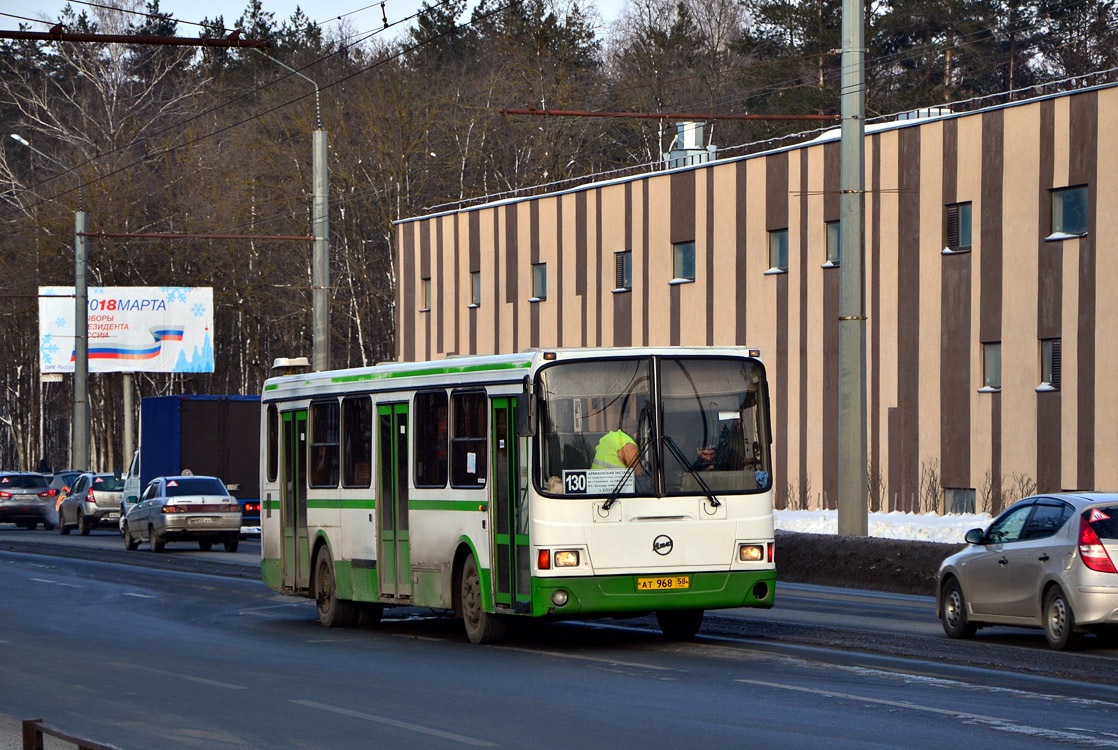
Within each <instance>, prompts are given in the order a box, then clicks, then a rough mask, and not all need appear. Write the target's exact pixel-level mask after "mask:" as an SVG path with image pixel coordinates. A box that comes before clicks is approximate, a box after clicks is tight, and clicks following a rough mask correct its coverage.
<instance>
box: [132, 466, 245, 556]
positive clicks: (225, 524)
mask: <svg viewBox="0 0 1118 750" xmlns="http://www.w3.org/2000/svg"><path fill="white" fill-rule="evenodd" d="M121 531H122V533H123V534H124V546H125V547H127V548H128V549H130V550H134V549H136V548H138V547H139V546H140V544H142V543H143V542H148V543H149V544H151V551H152V552H162V551H163V547H164V545H166V544H167V543H168V542H175V541H180V542H186V541H192V542H197V543H198V547H199V548H200V549H203V550H208V549H210V548H211V547H212V546H213V545H214V543H215V542H221V543H223V544H224V545H225V551H226V552H236V551H237V545H238V544H239V542H240V538H241V505H240V503H238V502H237V500H236V499H234V498H233V497H231V496H230V495H229V492H228V491H227V490H226V489H225V485H224V484H223V483H222V481H221V480H220V479H218V478H217V477H201V476H192V475H191V476H177V477H158V478H156V479H153V480H151V483H149V484H148V486H147V488H146V489H145V490H144V492H143V494H142V495H140V501H139V502H138V503H136V504H135V505H133V506H132V508H131V509H130V510H129V511H128V514H127V515H126V516H125V517H124V523H123V524H122V527H121Z"/></svg>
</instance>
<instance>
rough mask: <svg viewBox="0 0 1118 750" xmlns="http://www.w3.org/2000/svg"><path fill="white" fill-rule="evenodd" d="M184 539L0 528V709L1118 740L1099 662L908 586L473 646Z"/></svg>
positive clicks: (624, 742) (457, 735) (1109, 669)
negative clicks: (673, 628)
mask: <svg viewBox="0 0 1118 750" xmlns="http://www.w3.org/2000/svg"><path fill="white" fill-rule="evenodd" d="M16 535H20V536H18V537H17V536H16ZM40 535H42V536H43V537H45V538H44V539H34V537H38V536H40ZM13 539H14V540H15V541H12V540H13ZM118 545H119V546H118ZM39 547H42V548H45V549H46V550H47V551H48V552H53V553H54V554H28V552H29V551H31V550H32V549H36V548H39ZM182 547H183V549H182V550H181V551H180V552H176V551H174V547H172V548H169V549H171V552H170V553H169V554H168V553H164V554H162V555H153V554H151V553H148V552H146V551H145V550H146V548H144V549H142V550H140V551H137V552H132V553H127V552H125V551H124V549H123V544H122V543H120V541H119V538H118V537H113V536H112V535H110V534H104V535H98V534H94V535H92V536H91V537H88V538H77V539H70V538H61V537H58V536H57V535H49V536H48V535H47V534H46V533H45V532H20V531H12V532H8V531H7V530H5V531H3V532H0V581H2V582H3V583H2V584H0V586H2V588H3V597H0V656H2V658H3V660H4V661H3V663H4V669H3V670H2V671H0V714H4V715H7V716H8V717H9V718H26V717H30V716H35V717H42V718H44V719H45V720H46V721H47V723H48V724H51V725H52V726H57V727H59V728H60V729H63V730H64V731H68V732H71V733H74V734H81V735H83V736H86V737H88V738H90V739H93V740H96V741H100V742H105V743H110V744H113V745H117V746H119V747H123V748H146V747H184V748H190V747H201V748H209V747H215V748H216V747H237V746H242V747H277V748H282V747H293V748H294V747H362V748H365V747H379V746H385V745H391V746H394V747H460V746H463V745H465V746H474V747H478V746H481V747H485V746H512V745H518V746H519V745H523V744H529V743H530V744H533V745H538V746H542V747H560V746H562V747H569V746H570V745H572V744H576V745H579V746H586V747H600V746H606V745H612V746H615V747H621V748H625V747H642V748H643V747H646V746H647V745H650V744H655V745H657V746H663V745H671V744H683V745H685V746H691V745H694V744H696V742H697V741H698V740H699V739H701V740H702V741H703V744H705V745H708V746H712V747H724V746H725V747H730V746H735V747H736V746H740V745H742V744H750V745H752V744H757V743H763V744H764V745H774V746H778V747H818V746H820V745H828V746H834V747H865V746H867V745H873V746H878V747H905V748H909V747H937V748H938V747H942V746H944V745H954V744H960V745H961V744H963V743H966V744H967V745H972V746H978V745H987V746H989V745H993V746H1009V745H1012V746H1014V747H1043V746H1050V743H1052V742H1061V743H1069V744H1071V745H1073V746H1074V745H1083V746H1092V747H1118V687H1115V686H1114V682H1115V679H1114V675H1115V673H1118V670H1116V669H1115V666H1118V659H1116V658H1115V656H1116V655H1115V652H1113V651H1106V650H1102V649H1098V648H1093V649H1089V650H1087V651H1085V652H1082V653H1078V654H1053V653H1051V652H1049V651H1048V650H1047V649H1045V648H1042V647H1039V646H1038V645H1037V643H1036V640H1037V639H1036V638H1034V637H1032V636H1030V635H1024V636H1023V635H1022V634H1021V631H1010V630H1008V629H1007V630H1006V631H1005V633H992V634H991V635H989V636H986V637H983V638H980V639H978V640H976V641H975V642H971V643H962V644H960V643H956V642H953V641H949V640H947V639H946V638H945V637H943V636H942V631H939V632H938V633H937V631H938V628H939V626H938V623H937V622H936V621H935V620H934V615H933V614H930V609H931V604H930V602H929V601H927V600H925V599H924V598H922V597H898V596H897V595H883V594H877V593H875V592H856V591H855V592H851V591H843V590H838V589H825V588H823V587H812V586H802V585H801V586H794V587H793V586H790V585H782V586H781V587H780V589H779V591H780V593H779V599H778V602H779V603H778V606H777V607H776V608H775V609H773V610H772V611H769V612H764V611H757V610H735V611H729V612H721V613H717V614H715V615H711V616H709V617H708V620H707V622H706V623H705V625H704V628H703V631H702V634H701V637H700V638H699V639H698V640H697V641H695V642H693V643H688V644H675V643H669V642H666V641H664V640H663V639H662V638H661V637H660V636H659V634H658V633H657V632H656V631H655V630H654V626H653V624H652V623H651V622H650V621H648V620H647V619H644V620H633V621H623V622H615V621H610V620H606V621H600V622H597V623H573V624H537V625H533V626H532V627H530V628H527V629H525V630H523V631H521V632H520V633H519V634H518V635H517V636H516V637H515V638H514V639H513V641H512V642H510V643H508V644H505V645H502V646H492V647H489V646H486V647H478V646H474V645H472V644H470V643H469V642H468V641H467V640H466V638H465V636H464V634H463V632H462V628H461V625H460V624H459V623H457V622H455V621H453V620H451V619H450V618H447V617H444V616H441V615H438V614H434V613H429V612H427V611H424V610H416V609H402V610H389V612H388V616H387V617H386V621H385V622H384V623H382V624H381V625H378V626H370V627H363V628H356V629H350V630H333V631H331V630H325V629H323V628H321V627H319V626H318V625H317V622H316V619H315V614H314V609H313V606H312V605H311V603H310V602H308V601H306V600H299V599H290V598H287V597H282V596H278V595H275V594H274V593H273V592H271V591H269V590H268V589H266V588H265V587H264V586H263V585H262V584H261V583H259V581H258V579H257V573H256V570H255V567H254V566H255V562H256V561H255V559H253V557H252V553H251V551H250V548H249V546H248V545H245V546H243V547H242V549H244V552H240V551H239V552H237V553H235V554H231V555H230V554H227V553H221V552H211V553H201V552H200V551H198V550H197V549H189V548H188V546H187V545H182ZM9 550H10V551H9ZM16 550H21V551H16ZM58 553H65V555H67V556H61V555H60V554H58ZM257 554H258V553H257ZM69 555H74V556H69ZM206 555H208V558H205V557H204V556H206ZM90 557H92V558H94V559H86V558H90ZM98 558H101V559H98ZM154 560H159V561H160V562H159V563H157V564H158V565H160V567H150V566H148V565H146V564H136V563H138V562H149V561H154ZM122 562H126V563H131V564H121V563H122ZM172 563H173V564H174V565H176V566H179V567H181V568H193V567H197V566H202V567H207V566H213V567H214V568H216V569H217V570H218V571H221V570H224V571H226V572H225V574H224V575H211V574H199V573H189V572H182V571H181V570H172V569H165V567H164V566H166V565H168V564H172ZM983 632H985V631H983ZM1039 642H1040V643H1041V644H1042V643H1043V637H1042V636H1041V637H1040V638H1039ZM1107 674H1109V680H1100V679H1098V678H1097V675H1107ZM1093 675H1095V676H1093ZM0 726H2V724H0ZM0 746H2V745H0Z"/></svg>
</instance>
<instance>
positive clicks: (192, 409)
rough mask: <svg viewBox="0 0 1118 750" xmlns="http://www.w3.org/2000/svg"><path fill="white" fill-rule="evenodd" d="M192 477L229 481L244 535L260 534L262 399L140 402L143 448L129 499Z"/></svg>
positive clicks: (127, 485) (127, 488)
mask: <svg viewBox="0 0 1118 750" xmlns="http://www.w3.org/2000/svg"><path fill="white" fill-rule="evenodd" d="M187 471H189V472H190V473H191V474H197V475H202V476H214V477H218V478H220V479H221V480H222V481H223V482H225V486H226V488H227V489H228V490H229V494H231V495H232V496H233V497H235V498H236V499H237V500H238V501H239V502H240V504H241V513H242V516H241V533H242V534H259V533H260V397H259V396H185V395H184V396H150V397H146V398H143V399H141V400H140V447H139V450H137V451H136V453H135V455H134V456H133V457H132V463H131V465H130V466H129V468H128V473H127V474H125V476H124V499H125V501H126V502H128V501H130V500H131V501H132V502H135V498H138V497H139V496H140V493H141V492H142V491H143V489H144V488H145V487H147V485H148V482H150V481H151V480H152V479H155V478H156V477H164V476H174V475H177V474H182V473H184V472H187Z"/></svg>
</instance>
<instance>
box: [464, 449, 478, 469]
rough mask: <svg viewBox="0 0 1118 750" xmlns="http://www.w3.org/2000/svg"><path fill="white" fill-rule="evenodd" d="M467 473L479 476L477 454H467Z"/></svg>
mask: <svg viewBox="0 0 1118 750" xmlns="http://www.w3.org/2000/svg"><path fill="white" fill-rule="evenodd" d="M466 473H467V474H477V454H476V453H467V454H466Z"/></svg>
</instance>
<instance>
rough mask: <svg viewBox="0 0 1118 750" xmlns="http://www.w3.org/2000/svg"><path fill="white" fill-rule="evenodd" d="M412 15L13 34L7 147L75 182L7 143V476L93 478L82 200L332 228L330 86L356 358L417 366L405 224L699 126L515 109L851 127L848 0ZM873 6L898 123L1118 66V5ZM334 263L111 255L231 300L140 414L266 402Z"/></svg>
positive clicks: (0, 281)
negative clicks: (43, 310) (209, 400)
mask: <svg viewBox="0 0 1118 750" xmlns="http://www.w3.org/2000/svg"><path fill="white" fill-rule="evenodd" d="M106 5H112V6H114V7H113V8H107V7H103V6H106ZM355 5H360V4H359V3H355ZM393 12H394V9H393V3H392V0H387V2H386V4H385V6H384V13H383V23H382V22H381V19H378V20H377V23H376V24H375V25H374V27H373V28H358V27H357V25H356V24H355V23H354V22H352V21H347V20H344V19H343V21H342V22H340V23H337V24H333V25H331V26H330V27H329V28H328V29H326V28H324V27H323V26H320V25H319V24H318V23H316V22H315V21H313V20H311V19H310V18H308V17H307V15H306V14H305V13H304V12H303V11H301V10H300V11H297V12H296V13H295V14H294V15H293V16H292V17H291V18H289V19H286V20H279V21H277V20H276V18H275V14H274V13H273V12H271V11H269V10H268V9H267V8H266V6H265V5H264V4H263V2H262V0H250V2H249V3H248V5H247V7H246V8H245V9H244V11H243V12H242V13H241V15H240V16H238V17H237V18H235V19H232V18H230V19H226V18H224V17H218V18H214V19H210V18H206V19H203V20H202V22H201V24H200V25H199V24H190V23H187V22H188V21H194V20H196V19H175V18H174V17H172V16H171V15H170V14H168V13H165V12H163V11H162V10H161V9H160V7H159V2H158V0H150V1H149V2H146V3H142V2H140V1H139V0H101V2H100V3H98V4H96V5H95V4H85V3H82V4H74V5H69V6H67V7H66V10H65V11H64V14H63V17H62V18H61V19H50V20H51V21H58V20H61V22H62V23H63V28H64V29H65V30H66V31H67V32H73V33H84V32H87V33H102V34H129V35H156V36H184V37H187V36H193V37H198V36H200V37H209V38H219V37H226V36H228V35H229V34H230V33H231V32H233V30H234V29H238V30H240V35H241V37H242V38H249V39H265V40H268V41H269V42H270V45H271V46H270V48H269V51H268V54H267V55H265V54H262V53H261V52H259V51H257V50H251V49H227V48H209V47H207V48H192V47H168V46H148V45H141V44H136V45H126V44H78V43H69V42H61V41H59V42H55V41H51V42H39V41H25V40H15V41H3V42H2V43H0V122H2V132H3V133H4V134H5V135H6V134H9V133H16V134H19V135H21V136H22V137H24V138H26V139H27V140H28V141H29V142H31V143H32V145H33V146H34V147H35V148H36V149H38V150H39V151H42V152H43V153H44V154H47V155H48V156H49V157H51V159H53V160H55V161H57V162H60V163H62V164H64V165H66V166H67V167H70V168H71V171H69V172H63V170H61V169H60V168H59V167H58V166H57V165H56V164H54V163H52V162H51V161H48V160H46V159H44V158H42V157H41V156H39V155H38V154H36V153H35V152H34V151H33V150H31V149H28V148H26V147H23V146H21V145H20V144H19V143H16V142H15V141H13V140H12V139H9V138H6V137H5V138H4V147H3V148H2V149H0V222H2V223H3V232H4V234H3V243H4V246H3V252H2V253H0V264H2V267H0V351H2V352H3V355H2V361H3V365H2V367H0V467H2V468H6V469H7V468H31V467H33V466H35V465H36V464H37V462H38V459H39V458H40V456H41V455H46V456H47V457H48V458H49V460H50V461H51V462H52V463H53V464H54V465H55V467H56V468H62V466H63V465H64V464H66V463H67V462H68V461H69V445H70V440H71V437H70V421H71V406H72V392H71V381H70V379H69V378H67V379H66V380H65V382H63V383H46V384H44V383H41V382H40V377H39V372H38V346H39V343H38V335H37V331H38V312H37V303H36V299H35V297H34V294H35V292H36V290H37V287H38V286H40V285H48V284H49V285H70V284H73V281H74V257H73V231H74V230H73V227H74V218H73V211H74V210H75V209H76V208H77V204H78V198H79V190H78V186H79V183H80V186H81V189H80V196H81V200H82V203H83V208H84V209H85V210H86V211H87V212H88V216H89V229H90V230H92V231H99V230H104V231H107V232H134V233H171V232H173V233H205V234H245V235H301V236H303V235H309V234H312V231H311V191H312V179H311V147H310V143H311V133H312V131H313V130H314V129H315V124H316V96H315V93H314V89H313V88H312V86H311V84H310V83H308V82H307V81H306V80H304V78H303V77H302V76H305V77H307V78H310V79H311V80H313V81H314V82H315V83H316V84H317V86H318V88H319V90H320V101H321V120H322V123H323V127H324V128H325V130H326V131H327V133H328V140H329V170H330V177H329V193H330V248H331V259H330V268H331V271H330V273H331V277H330V280H331V295H330V297H331V310H330V321H331V347H330V350H331V364H332V366H334V367H348V366H359V365H365V364H370V363H373V362H376V361H384V360H389V359H392V358H393V357H394V352H395V341H394V336H395V333H394V331H395V322H394V314H395V311H394V283H395V278H396V270H395V268H394V266H393V254H392V250H393V248H392V242H391V222H392V221H394V220H396V219H398V218H406V217H409V216H414V215H419V214H422V213H423V212H424V211H425V210H428V209H430V208H431V207H434V206H441V205H445V204H447V203H450V202H454V201H459V200H464V199H470V198H476V197H479V196H485V195H494V194H499V193H502V192H504V191H509V190H515V189H519V188H524V187H527V186H532V185H540V184H545V183H555V182H559V181H563V180H569V179H577V178H581V177H585V176H587V175H591V174H594V173H599V172H603V171H608V170H614V169H619V168H624V167H631V166H634V165H640V164H647V163H650V162H654V161H655V160H657V159H658V158H660V155H661V154H662V152H664V151H665V150H667V148H668V146H669V143H670V141H671V138H672V136H673V134H674V131H673V130H672V128H671V126H670V124H667V123H663V122H659V121H655V120H632V119H599V118H580V119H565V118H536V117H505V116H502V115H500V114H498V112H497V110H498V109H499V108H502V107H511V108H527V107H535V108H539V109H572V110H590V111H625V112H647V113H657V112H701V113H717V114H747V113H752V114H763V113H770V114H836V113H837V112H838V108H839V72H840V63H841V56H840V55H839V54H838V50H839V48H840V47H841V0H744V1H743V2H737V1H736V0H629V4H628V5H627V6H626V7H625V8H624V10H623V12H622V14H621V16H620V17H619V18H618V19H617V20H616V21H615V22H613V23H611V24H610V25H609V26H608V27H607V26H605V25H604V24H603V23H602V22H601V21H600V18H599V16H598V15H597V12H596V10H595V8H594V6H593V4H592V2H590V0H583V2H580V1H579V0H572V1H571V2H567V3H560V2H556V1H555V0H482V1H481V3H480V4H479V5H477V6H475V7H473V8H472V10H471V11H470V13H469V14H468V15H467V6H466V2H465V0H445V2H429V3H425V4H424V6H423V10H422V11H421V12H420V13H419V14H417V15H413V16H410V17H409V16H404V15H403V14H396V15H393ZM866 12H867V31H866V42H867V57H866V59H867V68H866V106H867V111H868V112H869V113H870V114H871V115H874V114H886V113H894V112H900V111H904V110H909V109H914V108H920V107H928V106H933V105H937V104H941V103H945V102H951V101H958V100H961V99H968V98H971V97H975V96H983V95H987V94H992V93H997V92H1004V91H1008V90H1011V89H1022V88H1026V87H1029V86H1032V85H1034V84H1037V83H1039V82H1044V81H1050V80H1056V79H1061V78H1065V77H1068V76H1075V75H1081V74H1086V73H1090V72H1093V71H1100V70H1105V69H1109V68H1112V67H1114V66H1115V65H1116V61H1118V39H1116V36H1115V33H1116V22H1115V4H1114V0H1108V1H1100V0H893V2H877V1H876V0H875V1H874V2H870V3H869V4H868V5H867V6H866ZM16 18H18V16H17V17H16ZM5 20H11V17H10V16H5ZM19 26H20V28H21V29H25V30H34V31H45V30H46V26H45V25H42V24H34V23H29V22H26V21H20V22H19ZM269 57H271V58H274V59H268V58H269ZM277 62H281V63H283V66H281V65H279V64H277ZM284 66H288V67H290V68H294V69H296V70H297V71H299V73H300V74H301V75H294V74H291V73H289V72H288V70H287V69H285V67H284ZM802 127H804V126H803V125H802V124H800V125H795V124H791V125H790V124H788V123H771V122H757V121H750V122H741V121H721V120H720V121H717V122H714V123H711V124H709V125H708V128H707V129H706V138H707V140H708V142H712V143H715V144H717V145H718V146H719V147H728V146H734V145H738V144H744V143H748V142H751V141H756V140H760V139H765V138H769V137H773V136H779V135H783V134H787V133H789V132H792V131H794V130H795V129H797V128H802ZM310 264H311V248H310V244H309V243H306V242H292V241H278V240H252V241H248V240H209V239H207V240H150V239H149V240H107V239H95V240H91V241H90V244H89V269H90V270H89V284H90V286H100V285H105V286H159V287H163V286H212V287H213V288H214V302H215V329H216V330H215V331H214V344H215V347H214V348H215V352H216V370H215V372H214V373H213V374H212V375H209V374H205V375H169V374H154V375H137V376H136V377H135V378H134V384H135V394H134V395H135V399H134V400H135V403H136V404H138V403H139V398H140V397H142V396H151V395H162V394H166V393H172V392H173V393H179V392H187V393H192V392H193V393H258V392H259V389H260V387H261V384H262V382H263V380H264V378H266V377H267V376H268V375H269V371H270V366H271V363H272V361H273V359H274V358H275V357H278V356H298V355H307V356H309V355H310V352H311V342H310V333H311V315H310V300H311V271H310ZM121 384H122V378H121V376H120V375H119V374H93V375H91V377H90V390H91V398H90V401H91V405H92V409H91V413H92V420H93V425H92V430H91V445H92V450H93V458H92V463H93V467H92V468H95V469H106V470H107V469H112V468H114V467H119V466H121V465H122V464H124V463H125V462H126V461H125V459H124V457H122V456H121V455H120V453H121V450H122V445H121V431H122V424H123V422H122V418H123V413H122V408H123V407H122V395H123V394H122V386H121ZM83 468H84V467H83Z"/></svg>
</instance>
